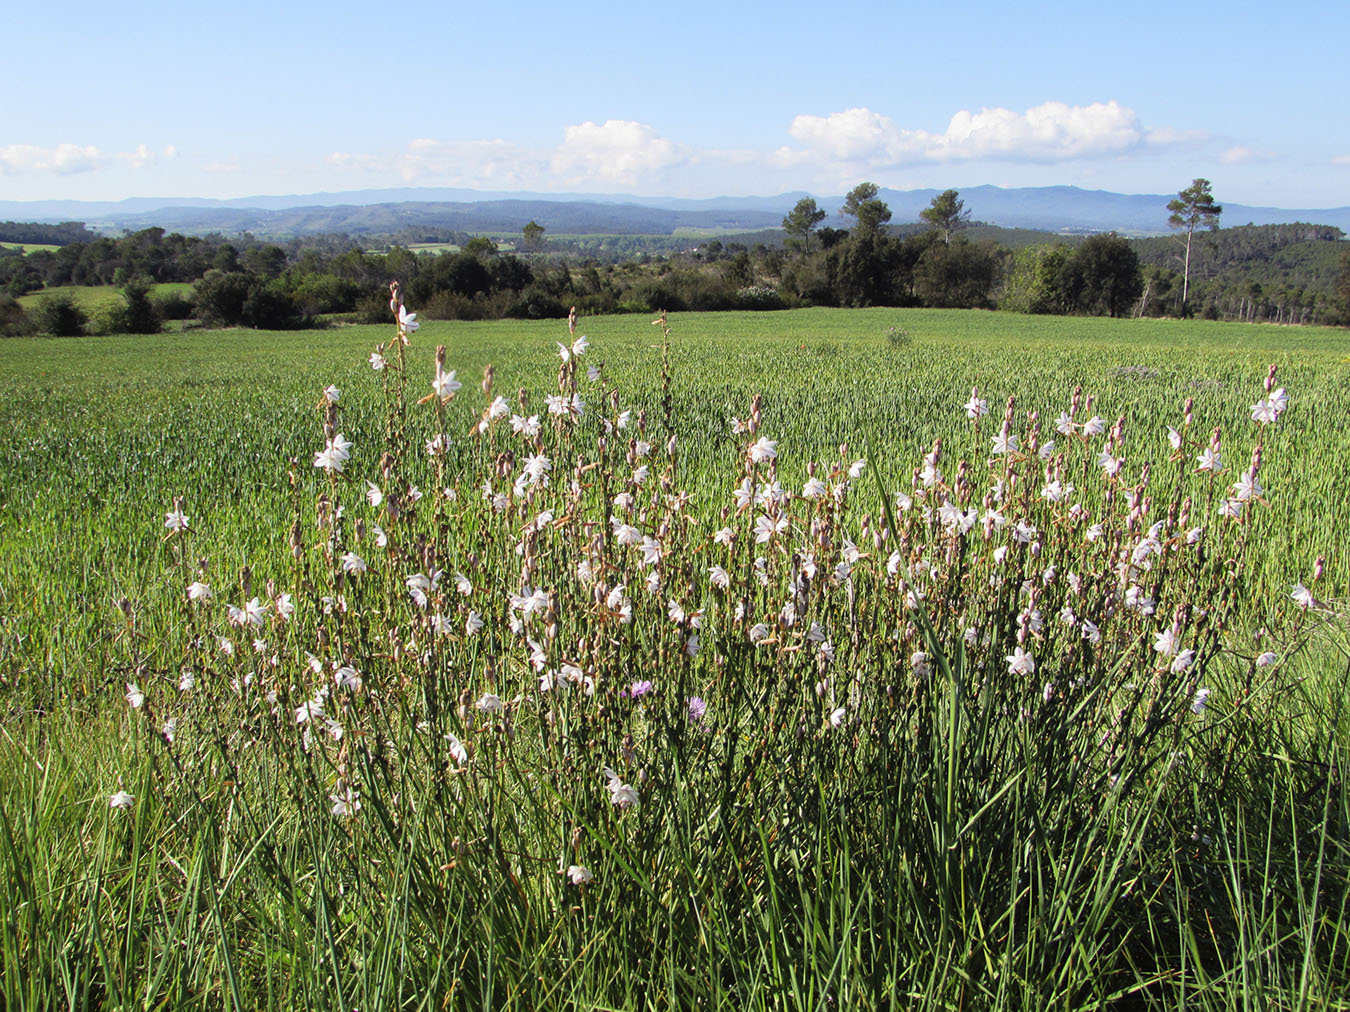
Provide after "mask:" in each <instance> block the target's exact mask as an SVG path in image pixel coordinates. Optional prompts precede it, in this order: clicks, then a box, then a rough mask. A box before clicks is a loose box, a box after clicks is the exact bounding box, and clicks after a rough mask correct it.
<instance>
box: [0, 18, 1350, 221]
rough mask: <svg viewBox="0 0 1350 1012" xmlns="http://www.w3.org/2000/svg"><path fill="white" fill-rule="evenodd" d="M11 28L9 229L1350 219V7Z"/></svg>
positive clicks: (2, 135)
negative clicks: (1196, 197)
mask: <svg viewBox="0 0 1350 1012" xmlns="http://www.w3.org/2000/svg"><path fill="white" fill-rule="evenodd" d="M4 2H5V4H6V5H8V4H10V3H16V2H17V0H4ZM5 21H6V22H7V23H9V24H10V25H11V26H12V27H13V26H14V25H15V24H19V23H20V22H18V20H17V15H11V16H10V17H6V18H5ZM24 23H25V24H26V31H27V32H28V33H29V34H30V36H31V37H32V38H34V39H37V38H39V37H40V38H41V39H42V40H44V41H43V44H41V45H38V44H31V45H24V44H21V43H22V38H21V37H20V38H17V39H11V45H10V46H8V47H6V48H7V53H6V61H5V69H6V74H5V77H6V81H7V88H6V91H7V96H6V101H5V103H4V105H3V108H0V200H51V199H62V200H119V199H122V198H126V197H164V196H174V197H218V198H233V197H244V196H250V195H259V194H308V193H317V192H334V191H343V190H355V189H368V188H386V187H405V186H426V187H468V188H473V189H478V190H485V191H533V192H574V193H604V194H630V195H635V196H675V197H711V196H770V195H774V194H779V193H786V192H793V191H806V192H809V193H813V194H819V195H837V194H841V193H844V192H845V191H847V190H848V189H850V188H852V187H853V186H854V185H856V184H857V183H858V182H861V181H863V180H869V181H872V182H875V183H877V184H879V185H881V186H883V187H890V188H895V189H914V188H941V189H945V188H948V187H955V188H958V189H959V188H961V187H970V186H976V185H980V184H986V183H987V184H993V185H998V186H1054V185H1074V186H1080V187H1084V188H1087V189H1100V190H1113V191H1117V192H1122V193H1173V192H1176V191H1177V190H1179V189H1181V188H1183V187H1185V186H1187V185H1189V184H1190V182H1191V180H1192V179H1194V178H1196V177H1204V178H1207V179H1209V180H1211V181H1212V183H1213V192H1214V196H1215V198H1216V199H1217V200H1219V201H1220V203H1222V202H1223V201H1225V200H1227V201H1232V202H1234V203H1242V204H1252V205H1262V206H1275V207H1285V208H1327V207H1337V206H1345V205H1347V204H1350V102H1347V101H1345V95H1346V91H1347V87H1346V86H1347V83H1348V82H1350V76H1347V73H1346V71H1345V70H1344V66H1343V58H1344V50H1345V47H1346V44H1347V42H1350V4H1346V3H1344V2H1343V0H1326V2H1310V0H1288V2H1285V3H1281V4H1272V3H1269V2H1262V3H1253V2H1248V0H1227V2H1222V3H1220V2H1211V0H1192V2H1190V3H1185V4H1179V3H1176V2H1175V0H1172V2H1166V3H1163V2H1154V0H1138V2H1133V3H1129V4H1093V3H1084V2H1082V0H1077V2H1074V3H1058V2H1053V3H1052V2H1038V0H1024V2H1023V3H1020V4H1011V3H1007V2H1002V3H997V4H993V3H990V4H984V3H964V2H961V0H949V2H945V3H935V2H931V0H929V2H925V3H911V2H907V0H891V2H878V0H835V2H832V3H828V4H821V3H818V2H810V3H799V2H796V0H779V2H776V3H758V2H756V3H738V2H736V0H720V2H704V0H682V2H679V3H674V4H668V5H660V4H643V3H640V2H634V0H624V2H608V0H605V2H589V3H588V2H586V0H575V2H573V3H570V4H567V3H558V2H556V0H552V2H536V0H504V2H503V0H497V2H491V0H489V2H483V0H478V2H474V3H465V2H461V0H434V2H424V0H405V2H403V3H401V4H389V5H376V4H371V3H369V2H362V3H348V2H345V0H327V2H324V3H314V2H311V0H290V2H286V0H282V2H278V0H269V2H253V0H239V2H236V3H233V4H228V5H227V4H209V5H206V4H203V5H198V4H184V3H181V0H176V2H174V3H172V4H170V3H149V2H138V0H127V2H125V3H121V4H110V3H108V2H107V0H98V2H96V3H86V2H78V3H70V2H62V0H49V2H48V4H46V5H45V6H44V7H43V8H42V9H41V11H40V12H39V11H37V9H34V13H32V14H26V15H24ZM23 31H24V30H23V29H21V30H20V36H22V34H23ZM16 43H20V44H16Z"/></svg>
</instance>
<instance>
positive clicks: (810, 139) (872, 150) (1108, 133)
mask: <svg viewBox="0 0 1350 1012" xmlns="http://www.w3.org/2000/svg"><path fill="white" fill-rule="evenodd" d="M789 133H790V134H791V135H792V137H793V138H794V139H795V140H796V141H798V142H799V143H800V144H802V145H804V149H803V150H800V151H793V150H792V149H790V148H784V149H781V150H780V151H779V152H778V153H777V155H776V160H777V161H778V162H779V163H780V164H787V163H791V162H793V161H797V162H802V161H808V160H812V159H815V160H820V159H824V160H829V161H835V162H850V163H861V164H862V165H864V166H868V167H878V168H879V167H887V166H899V165H911V164H915V163H919V162H930V161H931V162H949V161H959V160H975V159H991V160H1008V161H1037V162H1054V161H1067V160H1070V159H1081V158H1092V157H1101V156H1109V155H1117V154H1123V153H1126V152H1129V151H1131V150H1135V149H1137V148H1139V147H1141V146H1143V145H1145V144H1149V145H1158V144H1174V143H1179V142H1181V141H1184V140H1189V139H1193V138H1194V135H1193V134H1185V133H1180V132H1176V131H1167V130H1149V129H1147V128H1145V127H1144V126H1143V125H1142V124H1141V123H1140V121H1139V117H1138V115H1137V114H1136V113H1135V111H1134V110H1133V109H1130V108H1128V107H1127V106H1123V105H1121V104H1120V103H1118V102H1115V101H1111V102H1094V103H1092V104H1091V105H1068V104H1066V103H1064V102H1044V103H1042V104H1041V105H1038V106H1034V107H1032V108H1030V109H1028V110H1026V111H1025V112H1022V113H1018V112H1014V111H1013V110H1011V109H1003V108H994V109H981V110H980V111H979V112H971V111H970V110H967V109H962V110H960V111H959V112H957V113H956V114H955V115H953V116H952V118H951V120H950V121H949V122H948V124H947V128H946V130H944V131H943V132H941V133H933V132H931V131H927V130H907V129H903V128H901V127H900V126H899V125H898V124H896V122H895V121H894V120H892V119H891V118H890V117H889V116H884V115H882V114H880V113H877V112H873V111H872V110H871V109H867V108H855V109H847V110H844V111H843V112H836V113H831V114H830V115H828V116H811V115H801V116H797V117H796V118H795V119H793V121H792V125H791V127H790V128H789Z"/></svg>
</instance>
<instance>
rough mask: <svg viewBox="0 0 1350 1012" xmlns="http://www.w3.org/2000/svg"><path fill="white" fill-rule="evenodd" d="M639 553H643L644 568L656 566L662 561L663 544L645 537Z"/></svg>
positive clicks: (639, 547) (639, 546)
mask: <svg viewBox="0 0 1350 1012" xmlns="http://www.w3.org/2000/svg"><path fill="white" fill-rule="evenodd" d="M638 551H640V552H641V553H642V564H643V565H644V566H654V565H656V564H657V563H658V562H660V561H661V542H659V541H657V540H656V539H655V538H653V537H651V536H649V535H645V534H644V535H643V537H642V543H641V544H640V545H638Z"/></svg>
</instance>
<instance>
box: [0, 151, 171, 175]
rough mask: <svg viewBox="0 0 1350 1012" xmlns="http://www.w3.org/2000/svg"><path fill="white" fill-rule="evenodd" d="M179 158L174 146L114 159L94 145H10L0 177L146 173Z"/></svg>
mask: <svg viewBox="0 0 1350 1012" xmlns="http://www.w3.org/2000/svg"><path fill="white" fill-rule="evenodd" d="M177 156H178V149H177V148H175V147H174V146H173V145H172V144H170V145H168V146H167V147H165V148H162V149H161V150H159V151H155V150H153V149H151V148H149V147H148V146H146V145H144V144H138V145H136V148H135V150H134V151H120V152H116V153H114V154H111V155H109V154H104V153H103V152H102V151H100V150H99V149H98V148H96V147H94V146H93V145H92V144H91V145H79V144H58V145H56V146H55V147H49V148H44V147H39V146H37V145H35V144H11V145H9V146H8V147H0V173H3V174H5V175H8V176H17V175H34V176H36V175H58V176H69V175H74V174H76V173H79V172H98V171H100V170H102V169H106V168H108V167H109V166H111V165H113V164H115V163H122V164H125V165H130V166H131V167H132V168H133V169H143V168H147V167H148V166H151V165H154V164H155V163H156V162H159V161H160V160H161V159H165V158H176V157H177Z"/></svg>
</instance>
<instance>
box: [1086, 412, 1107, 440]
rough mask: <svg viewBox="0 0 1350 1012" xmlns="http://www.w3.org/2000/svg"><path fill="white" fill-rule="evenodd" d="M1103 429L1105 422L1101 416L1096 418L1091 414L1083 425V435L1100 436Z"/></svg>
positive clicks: (1104, 428)
mask: <svg viewBox="0 0 1350 1012" xmlns="http://www.w3.org/2000/svg"><path fill="white" fill-rule="evenodd" d="M1105 431H1106V422H1105V421H1103V420H1102V419H1101V418H1098V417H1097V416H1096V415H1093V416H1092V418H1091V419H1089V420H1088V422H1087V423H1086V424H1085V425H1084V426H1083V435H1085V436H1100V435H1101V434H1102V433H1103V432H1105Z"/></svg>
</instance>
